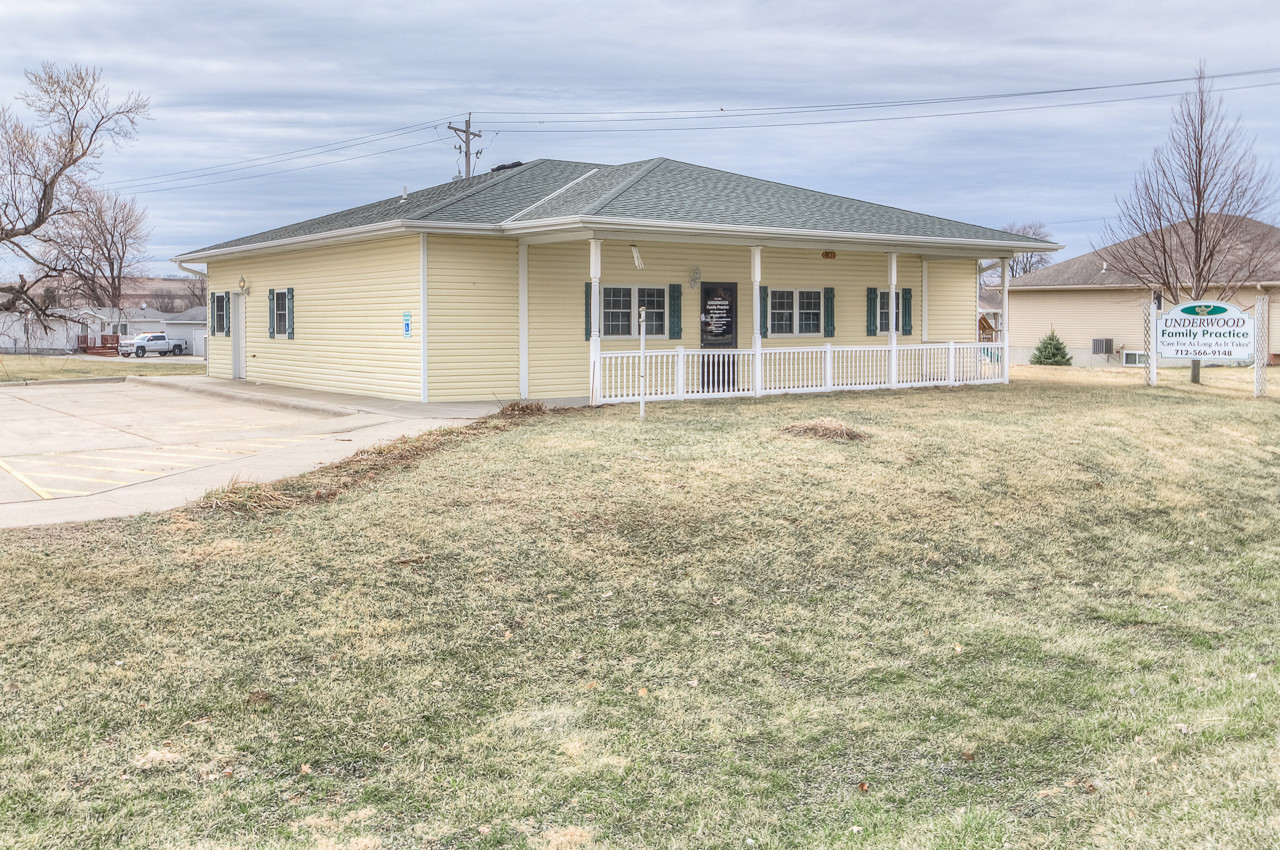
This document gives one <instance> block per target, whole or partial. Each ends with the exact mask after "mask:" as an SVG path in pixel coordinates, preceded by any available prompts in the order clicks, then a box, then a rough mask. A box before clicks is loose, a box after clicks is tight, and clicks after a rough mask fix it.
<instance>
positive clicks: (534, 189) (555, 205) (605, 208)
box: [177, 158, 1061, 261]
mask: <svg viewBox="0 0 1280 850" xmlns="http://www.w3.org/2000/svg"><path fill="white" fill-rule="evenodd" d="M637 225H666V226H669V229H679V228H681V227H683V228H688V229H694V228H696V229H698V230H699V231H700V232H721V233H723V232H732V233H737V234H740V235H748V234H756V233H760V234H768V233H788V234H814V235H817V234H821V235H825V236H829V237H834V238H837V239H839V238H840V237H847V238H849V239H854V238H862V239H866V240H874V239H876V238H880V239H884V240H890V241H894V240H898V241H908V242H917V243H926V242H933V243H941V244H949V245H960V244H967V245H972V246H973V247H975V248H976V247H979V246H980V247H983V248H991V247H998V248H1000V249H1001V250H1003V251H1005V252H1012V253H1017V252H1027V251H1053V250H1057V249H1058V248H1060V247H1061V246H1059V245H1055V244H1054V243H1052V242H1046V241H1044V240H1040V239H1034V238H1031V237H1028V236H1022V235H1019V234H1014V233H1006V232H1004V231H1001V230H995V229H993V228H989V227H981V226H979V225H975V224H965V223H964V222H959V221H952V220H950V219H945V218H939V217H937V216H931V215H925V214H923V213H916V212H910V211H908V210H903V209H897V208H894V207H888V206H883V205H881V204H873V203H869V202H867V201H859V200H855V199H853V198H845V197H841V196H839V195H831V194H827V193H825V192H817V191H814V190H812V189H802V188H799V187H796V186H788V185H785V184H782V183H775V182H772V181H769V180H760V179H758V178H754V177H747V176H744V175H741V174H733V173H730V172H727V171H719V170H717V169H714V168H706V167H703V166H699V165H691V164H689V163H685V162H678V161H676V160H671V159H664V158H659V159H649V160H643V161H640V162H631V163H626V164H624V165H600V164H596V163H588V162H567V161H563V160H553V159H539V160H535V161H533V162H530V163H527V164H519V165H516V166H514V167H504V168H502V169H501V170H497V171H491V172H489V173H487V174H481V175H477V176H475V177H470V178H466V179H463V180H455V181H452V182H450V183H444V184H442V185H439V186H433V187H431V188H429V189H423V190H420V191H417V192H411V193H407V194H406V195H404V196H402V197H394V198H387V199H386V200H382V201H377V202H375V203H372V204H366V205H364V206H360V207H354V208H352V209H349V210H343V211H342V212H336V213H331V214H329V215H325V216H320V217H319V218H313V219H309V220H307V221H301V222H297V223H296V224H290V225H287V226H285V227H278V228H275V229H273V230H267V231H263V232H262V233H256V234H253V235H251V236H245V237H242V238H240V239H233V240H230V241H228V242H221V243H218V244H216V245H210V246H208V247H207V248H202V249H200V250H199V251H193V252H190V253H188V254H184V255H182V256H180V257H178V258H177V259H178V260H188V261H199V260H202V259H205V258H207V257H208V256H210V255H214V256H216V255H219V254H231V253H240V252H241V249H250V250H253V249H259V248H264V247H267V246H272V245H281V244H288V243H296V242H302V241H312V240H313V239H315V238H319V237H324V236H327V235H339V234H343V233H354V232H369V231H373V232H380V230H381V229H380V227H379V226H396V227H399V228H400V229H404V230H414V231H425V232H431V231H433V230H445V231H448V230H454V231H456V230H457V229H459V228H465V229H467V231H468V232H481V233H483V232H490V233H498V234H508V235H515V234H519V235H530V234H534V233H538V232H540V231H548V230H554V229H564V228H566V227H570V226H578V227H596V228H600V227H610V226H615V227H628V226H632V227H634V226H637Z"/></svg>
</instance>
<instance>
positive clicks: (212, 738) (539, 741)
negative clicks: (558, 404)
mask: <svg viewBox="0 0 1280 850" xmlns="http://www.w3.org/2000/svg"><path fill="white" fill-rule="evenodd" d="M1237 378H1238V376H1236V375H1234V374H1228V373H1226V372H1225V371H1223V370H1206V373H1205V380H1206V381H1208V382H1209V383H1208V384H1207V385H1206V386H1204V387H1191V386H1190V385H1188V384H1186V383H1185V381H1181V380H1177V379H1176V378H1175V379H1174V380H1167V381H1165V383H1164V385H1162V386H1161V387H1160V388H1158V389H1155V390H1149V389H1146V388H1143V387H1142V386H1141V385H1140V382H1141V376H1140V375H1139V374H1137V372H1136V371H1130V372H1121V371H1116V372H1103V373H1086V372H1083V371H1080V370H1052V369H1048V368H1041V369H1034V368H1028V369H1021V370H1018V371H1016V372H1015V377H1014V383H1013V384H1011V385H1010V386H1008V387H980V388H969V389H959V390H948V389H930V390H917V391H909V392H901V393H896V394H895V393H888V392H872V393H849V394H832V395H825V396H824V395H819V396H809V397H781V398H770V399H765V400H751V401H743V402H718V403H705V404H703V403H687V404H653V405H650V406H649V408H648V417H647V418H646V420H645V421H644V422H640V421H638V420H637V418H636V412H637V409H636V407H635V406H622V407H609V408H601V409H595V410H590V409H586V410H574V411H566V412H557V413H552V414H547V415H542V416H532V417H529V418H527V419H522V420H519V421H515V422H512V421H505V420H486V421H485V422H484V423H482V424H480V425H477V426H472V427H471V428H470V429H467V430H463V431H452V432H447V433H443V434H436V435H433V436H428V437H425V438H420V439H419V441H418V442H416V443H415V442H406V443H401V444H397V445H395V446H393V447H392V448H390V449H389V450H387V451H384V452H382V453H381V454H367V455H364V456H363V457H360V458H357V459H356V460H354V461H352V462H348V463H346V464H344V465H342V466H340V467H337V468H330V469H326V470H321V471H318V472H316V473H312V474H311V475H309V476H304V477H302V478H299V479H293V480H291V481H288V482H283V483H281V484H278V485H275V486H271V487H251V488H241V489H238V490H235V491H232V492H224V493H217V494H211V496H210V497H209V499H207V500H206V502H205V503H204V504H203V505H202V506H197V507H191V508H188V509H186V510H183V511H175V512H170V513H165V514H158V515H151V516H146V517H142V518H135V519H128V520H118V521H110V522H100V523H94V524H89V525H77V526H58V527H52V528H43V529H32V530H20V531H10V532H3V533H0V845H4V846H6V847H8V846H14V847H55V846H56V847H99V846H103V847H105V846H110V847H186V846H195V847H205V848H230V847H254V848H260V847H306V848H313V847H314V848H341V847H347V848H374V847H385V848H413V847H497V846H512V847H534V848H559V850H566V849H567V848H578V847H597V846H598V847H620V848H642V847H662V848H706V847H725V848H728V847H732V848H743V847H751V848H777V847H908V848H916V847H930V848H959V847H966V848H969V847H1003V846H1015V847H1018V846H1025V847H1064V848H1066V847H1071V848H1074V847H1081V846H1114V847H1126V848H1128V847H1142V848H1169V847H1239V848H1255V847H1266V846H1277V844H1280V690H1278V688H1277V684H1278V683H1280V677H1278V673H1280V671H1277V668H1276V662H1277V659H1280V645H1278V642H1280V608H1278V607H1277V603H1278V602H1280V533H1278V532H1280V404H1278V403H1277V402H1276V401H1275V400H1274V399H1264V400H1258V401H1255V400H1254V399H1252V398H1251V397H1249V393H1248V392H1247V391H1246V389H1245V387H1248V389H1251V383H1248V381H1246V380H1244V379H1239V380H1238V381H1237ZM1233 381H1236V383H1232V382H1233ZM824 417H826V418H831V419H834V420H837V421H838V423H842V424H843V425H845V426H848V427H849V428H851V429H852V430H853V431H854V432H856V435H854V438H853V439H843V440H840V439H830V438H829V437H831V436H839V435H840V429H838V428H826V429H816V430H817V431H818V432H819V434H820V436H808V435H806V433H804V431H805V429H800V430H801V433H790V432H787V431H784V430H783V429H784V428H786V427H787V426H790V425H795V424H797V423H805V422H808V421H811V420H816V419H819V418H824Z"/></svg>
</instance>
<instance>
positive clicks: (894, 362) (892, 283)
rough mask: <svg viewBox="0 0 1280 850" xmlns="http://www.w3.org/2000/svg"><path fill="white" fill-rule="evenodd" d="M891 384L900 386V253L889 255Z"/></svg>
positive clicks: (894, 386)
mask: <svg viewBox="0 0 1280 850" xmlns="http://www.w3.org/2000/svg"><path fill="white" fill-rule="evenodd" d="M889 386H890V388H896V387H897V386H898V255H897V254H896V253H892V254H890V255H889Z"/></svg>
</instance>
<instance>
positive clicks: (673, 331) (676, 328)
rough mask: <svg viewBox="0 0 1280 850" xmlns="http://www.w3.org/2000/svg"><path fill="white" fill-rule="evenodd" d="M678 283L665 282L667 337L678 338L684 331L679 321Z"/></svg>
mask: <svg viewBox="0 0 1280 850" xmlns="http://www.w3.org/2000/svg"><path fill="white" fill-rule="evenodd" d="M680 289H681V287H680V284H678V283H669V284H667V339H679V338H680V334H681V332H683V331H684V328H683V326H682V323H681V321H680Z"/></svg>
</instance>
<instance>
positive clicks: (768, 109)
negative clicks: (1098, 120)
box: [477, 67, 1280, 124]
mask: <svg viewBox="0 0 1280 850" xmlns="http://www.w3.org/2000/svg"><path fill="white" fill-rule="evenodd" d="M1276 73H1280V67H1277V68H1258V69H1254V70H1250V71H1232V72H1229V73H1223V74H1206V75H1205V79H1209V80H1217V79H1227V78H1232V77H1247V76H1259V75H1266V74H1276ZM1195 79H1197V78H1196V77H1171V78H1169V79H1164V80H1143V81H1140V82H1136V83H1111V84H1107V85H1098V86H1074V87H1070V88H1059V89H1035V90H1028V91H1015V92H999V93H995V94H977V95H956V96H953V97H930V98H916V99H910V100H871V101H860V102H853V103H826V104H810V105H805V106H755V107H742V108H735V109H725V108H717V109H690V110H653V111H631V112H627V111H612V112H482V113H477V114H480V115H495V116H502V115H536V116H553V115H600V116H609V115H615V116H616V115H639V116H665V117H664V118H646V117H640V118H571V119H553V118H537V119H533V120H524V121H503V120H498V119H495V118H490V119H488V120H486V121H485V123H486V124H529V123H535V122H536V123H539V124H574V123H583V124H585V123H596V122H599V123H604V122H632V121H656V120H671V121H696V120H699V119H706V118H718V117H733V116H738V117H749V118H750V117H760V116H763V115H773V114H781V115H788V114H802V113H806V112H828V111H842V110H854V109H888V108H896V107H903V106H931V105H935V104H942V103H969V102H974V101H982V100H1002V99H1012V98H1020V97H1044V96H1046V95H1057V94H1079V93H1082V92H1091V91H1107V90H1114V89H1126V88H1140V87H1145V86H1160V85H1170V84H1173V83H1185V82H1192V81H1194V80H1195Z"/></svg>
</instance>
